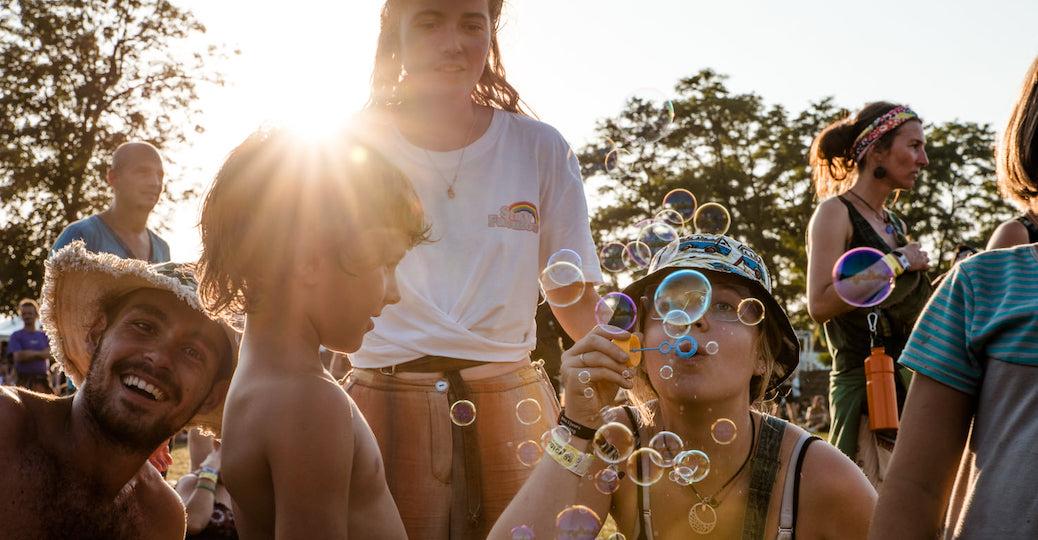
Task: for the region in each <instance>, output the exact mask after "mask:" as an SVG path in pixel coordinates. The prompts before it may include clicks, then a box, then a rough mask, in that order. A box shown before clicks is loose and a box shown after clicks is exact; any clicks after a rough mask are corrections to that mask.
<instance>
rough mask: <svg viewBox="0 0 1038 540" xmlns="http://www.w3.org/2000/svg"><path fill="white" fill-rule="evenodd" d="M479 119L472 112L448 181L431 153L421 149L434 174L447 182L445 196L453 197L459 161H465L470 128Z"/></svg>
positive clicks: (471, 128)
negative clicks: (467, 129) (470, 122)
mask: <svg viewBox="0 0 1038 540" xmlns="http://www.w3.org/2000/svg"><path fill="white" fill-rule="evenodd" d="M478 119H479V115H478V114H477V113H476V112H473V114H472V124H470V125H469V131H468V133H466V134H465V140H464V141H462V145H463V146H462V147H461V155H460V156H459V157H458V164H457V165H456V166H455V167H454V176H453V177H452V178H451V179H450V180H449V181H448V180H447V177H446V176H443V173H442V172H440V168H439V167H437V166H436V162H435V161H433V158H432V155H430V154H429V151H428V150H426V149H425V148H422V151H423V152H425V157H426V158H428V159H429V164H430V165H432V168H433V170H434V171H436V175H437V176H439V177H440V179H441V180H443V182H444V183H446V184H447V197H448V198H450V199H453V198H454V184H456V183H458V173H460V172H461V163H462V162H463V161H465V150H468V148H469V138H470V137H472V130H473V129H475V128H476V121H477V120H478Z"/></svg>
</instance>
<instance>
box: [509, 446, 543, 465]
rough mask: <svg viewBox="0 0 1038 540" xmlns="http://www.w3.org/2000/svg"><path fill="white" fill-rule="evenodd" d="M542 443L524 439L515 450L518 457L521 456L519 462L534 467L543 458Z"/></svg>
mask: <svg viewBox="0 0 1038 540" xmlns="http://www.w3.org/2000/svg"><path fill="white" fill-rule="evenodd" d="M542 454H543V451H542V450H541V445H539V444H537V443H536V442H534V441H523V442H521V443H519V447H518V448H516V450H515V455H516V457H518V458H519V463H522V464H523V465H524V466H526V467H533V466H534V465H536V464H537V462H538V461H540V460H541V455H542Z"/></svg>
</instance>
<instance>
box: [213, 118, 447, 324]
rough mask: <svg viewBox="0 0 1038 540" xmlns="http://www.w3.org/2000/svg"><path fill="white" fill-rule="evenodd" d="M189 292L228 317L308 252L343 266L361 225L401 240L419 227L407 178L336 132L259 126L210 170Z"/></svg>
mask: <svg viewBox="0 0 1038 540" xmlns="http://www.w3.org/2000/svg"><path fill="white" fill-rule="evenodd" d="M199 226H200V229H201V233H202V256H201V258H200V259H199V262H198V278H199V297H200V298H201V299H202V303H203V304H204V305H205V307H206V309H207V310H209V311H210V313H211V314H213V315H215V316H220V317H225V318H233V317H236V316H237V317H240V316H241V315H244V314H245V313H248V312H249V311H251V310H252V309H253V308H255V306H256V304H257V302H259V301H260V300H261V298H262V296H263V294H262V293H263V290H264V288H265V286H266V285H270V286H271V287H274V286H276V284H277V283H281V282H282V280H283V279H285V278H286V277H287V276H288V275H289V273H290V271H291V270H292V268H293V264H295V263H296V262H297V261H299V260H303V259H304V257H307V256H312V255H314V254H319V255H327V256H329V257H336V261H337V262H338V263H339V264H340V265H341V266H342V267H343V269H344V270H345V271H349V270H350V264H351V260H354V259H355V257H353V256H351V255H356V254H357V253H360V252H361V251H362V250H365V249H367V250H370V249H373V248H375V249H377V247H378V246H371V245H369V243H368V242H366V238H367V237H366V235H365V232H366V231H371V230H374V229H377V228H389V229H393V230H398V231H400V232H402V233H403V234H404V235H405V237H406V238H407V239H408V241H409V244H410V246H415V245H417V244H419V243H421V242H424V241H426V240H427V239H428V234H429V227H428V225H427V224H426V223H425V214H424V212H423V210H422V206H421V202H420V201H419V199H418V196H417V194H416V193H415V192H414V188H413V187H412V186H411V183H410V182H409V181H408V180H407V178H405V177H404V175H403V173H401V172H400V171H399V170H398V169H397V168H396V167H394V166H393V165H391V164H390V163H389V162H388V161H386V159H385V158H384V157H382V156H381V155H380V154H378V153H377V152H375V151H374V150H373V149H371V148H369V147H367V146H364V145H362V144H360V143H358V142H356V141H355V140H354V139H353V138H352V137H349V136H347V135H340V136H336V137H333V138H330V139H329V140H328V141H327V142H325V143H323V144H317V143H313V142H309V143H308V142H305V141H302V140H300V139H298V138H296V137H295V136H293V135H292V134H291V133H289V132H287V131H284V130H280V129H261V130H259V131H257V132H255V133H253V134H252V135H250V136H249V137H248V138H247V139H245V141H244V142H243V143H241V144H240V145H239V146H238V147H237V148H235V149H234V150H233V151H232V152H231V153H230V155H229V156H228V157H227V160H226V161H224V164H223V166H222V167H221V168H220V172H219V173H217V175H216V179H215V181H214V182H213V186H212V187H211V188H210V190H209V193H208V195H207V196H206V199H205V204H204V206H203V207H202V217H201V222H200V224H199Z"/></svg>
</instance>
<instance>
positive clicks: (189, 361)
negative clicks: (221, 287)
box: [0, 242, 237, 538]
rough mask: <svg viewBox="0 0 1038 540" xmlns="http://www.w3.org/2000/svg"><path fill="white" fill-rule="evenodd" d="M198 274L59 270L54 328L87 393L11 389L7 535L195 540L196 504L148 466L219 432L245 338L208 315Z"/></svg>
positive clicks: (78, 250) (0, 421) (4, 425)
mask: <svg viewBox="0 0 1038 540" xmlns="http://www.w3.org/2000/svg"><path fill="white" fill-rule="evenodd" d="M195 291H196V285H195V281H194V277H193V274H192V272H191V270H190V268H188V267H185V266H184V265H177V264H173V263H163V264H159V265H154V266H148V265H147V263H145V262H143V261H137V260H128V259H120V258H118V257H115V256H113V255H107V254H100V255H99V254H92V253H89V252H87V250H86V248H85V247H84V245H83V243H82V242H74V243H73V244H71V245H69V246H67V247H65V248H63V249H61V250H60V251H58V253H56V254H55V255H54V257H52V258H51V259H50V260H48V261H47V273H46V276H45V279H44V286H43V312H42V315H43V325H44V329H45V330H46V331H47V333H48V335H49V336H50V339H51V342H52V343H54V344H55V347H54V356H55V358H56V359H57V361H58V362H59V363H61V365H62V367H63V368H64V370H65V372H66V373H67V374H68V376H69V378H71V379H72V380H73V381H74V382H75V383H76V385H77V386H79V387H80V390H79V391H78V392H77V393H76V394H75V395H73V396H68V397H64V398H52V397H44V396H41V395H39V394H34V393H31V392H23V391H20V390H16V391H3V392H0V478H2V479H3V489H0V523H3V524H4V529H3V536H4V537H5V538H8V537H9V538H66V537H68V536H69V535H72V536H74V537H76V538H183V537H184V507H183V504H182V503H181V502H180V499H179V498H178V497H177V495H176V492H174V491H173V490H172V488H170V487H169V486H168V485H167V484H166V483H165V481H164V480H163V479H162V478H161V477H160V476H159V473H158V472H157V471H156V470H155V469H154V468H152V467H151V466H149V465H147V461H148V456H149V455H150V454H151V453H152V451H153V450H154V449H155V447H156V446H158V445H159V443H161V442H162V441H164V440H166V439H168V438H169V437H170V436H172V435H173V434H174V433H176V432H178V431H180V430H181V429H182V428H184V427H185V426H199V427H205V428H207V429H208V430H210V431H213V432H216V433H219V430H220V427H221V426H220V417H221V411H222V409H223V400H224V395H225V393H226V391H227V385H228V383H229V382H230V378H231V373H232V372H233V370H234V366H235V360H236V349H237V346H236V337H235V333H234V332H233V330H231V329H230V328H228V327H227V326H225V325H222V324H220V323H218V322H216V321H214V320H212V319H210V318H209V317H207V316H206V315H205V313H204V312H203V311H202V310H201V306H200V305H199V302H198V298H197V296H196V292H195Z"/></svg>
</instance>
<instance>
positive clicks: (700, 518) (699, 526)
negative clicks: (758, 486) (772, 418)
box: [688, 413, 757, 534]
mask: <svg viewBox="0 0 1038 540" xmlns="http://www.w3.org/2000/svg"><path fill="white" fill-rule="evenodd" d="M756 445H757V422H756V421H755V420H754V418H753V413H750V451H749V452H748V453H747V454H746V459H745V460H744V461H743V462H742V465H740V466H739V470H737V471H735V474H733V475H732V477H731V478H729V479H728V481H727V482H725V483H724V485H723V486H721V489H718V490H717V491H716V492H715V493H714V494H713V495H708V496H706V497H703V496H702V495H700V494H699V490H698V489H696V486H695V485H693V484H689V486H690V487H691V488H692V492H693V493H695V494H696V498H697V499H699V502H697V503H696V504H694V505H692V508H691V509H689V511H688V526H689V527H691V528H692V532H694V533H696V534H710V533H711V532H713V530H714V527H716V526H717V510H716V508H717V507H719V506H721V502H723V501H722V500H721V499H720V498H719V497H720V496H721V495H722V493H723V492H724V490H725V489H726V488H727V487H728V486H730V485H731V484H732V482H734V481H735V479H736V478H738V477H739V476H740V475H741V474H742V472H743V470H745V469H746V465H747V464H748V463H749V462H750V458H752V457H753V447H754V446H756Z"/></svg>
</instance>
